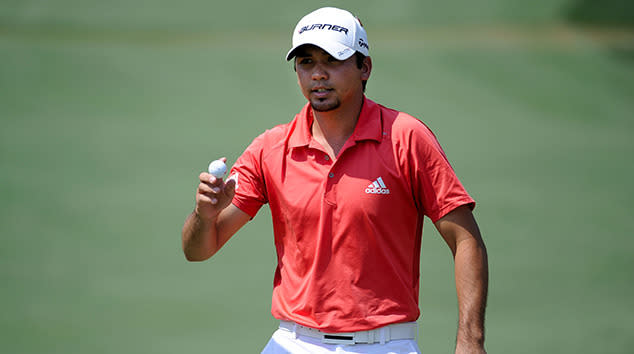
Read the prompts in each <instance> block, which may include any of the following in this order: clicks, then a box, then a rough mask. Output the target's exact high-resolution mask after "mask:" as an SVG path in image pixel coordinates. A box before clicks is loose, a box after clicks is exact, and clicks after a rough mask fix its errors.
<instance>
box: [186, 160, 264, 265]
mask: <svg viewBox="0 0 634 354" xmlns="http://www.w3.org/2000/svg"><path fill="white" fill-rule="evenodd" d="M199 179H200V184H199V185H198V189H197V190H196V207H195V208H194V211H193V212H192V213H191V214H190V215H189V216H188V217H187V219H186V220H185V224H184V225H183V231H182V243H183V253H185V257H186V258H187V260H189V261H192V262H193V261H204V260H206V259H209V258H210V257H211V256H213V255H214V254H215V253H216V252H218V250H219V249H220V248H221V247H222V246H223V245H224V244H225V243H226V242H227V241H228V240H229V239H230V238H231V236H233V235H234V234H235V233H236V232H237V231H238V230H239V229H240V228H241V227H242V226H244V225H245V224H246V223H247V222H248V221H249V220H250V219H251V216H249V214H247V213H245V212H243V211H242V210H240V209H238V207H236V206H235V205H233V204H231V201H232V200H233V196H234V195H235V181H232V180H229V181H227V183H225V182H224V181H223V180H222V179H219V178H215V177H213V176H212V175H210V174H208V173H205V172H203V173H201V174H200V176H199Z"/></svg>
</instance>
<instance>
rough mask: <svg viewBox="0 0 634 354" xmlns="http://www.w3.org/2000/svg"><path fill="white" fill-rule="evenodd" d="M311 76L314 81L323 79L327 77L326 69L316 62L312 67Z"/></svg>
mask: <svg viewBox="0 0 634 354" xmlns="http://www.w3.org/2000/svg"><path fill="white" fill-rule="evenodd" d="M311 78H312V79H313V80H315V81H319V80H325V79H327V78H328V71H327V70H326V68H325V67H324V65H323V64H321V63H317V64H315V66H314V68H313V72H312V75H311Z"/></svg>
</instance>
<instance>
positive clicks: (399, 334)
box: [280, 321, 418, 344]
mask: <svg viewBox="0 0 634 354" xmlns="http://www.w3.org/2000/svg"><path fill="white" fill-rule="evenodd" d="M280 328H282V329H285V330H287V331H289V332H292V333H294V334H295V335H302V336H307V337H311V338H317V339H321V341H322V343H325V344H357V343H364V344H372V343H381V344H385V343H386V342H389V341H391V340H399V339H416V335H417V332H418V327H417V324H416V322H404V323H394V324H391V325H387V326H384V327H380V328H377V329H372V330H369V331H359V332H347V333H327V332H322V331H320V330H318V329H315V328H310V327H306V326H302V325H300V324H297V323H295V322H291V321H280Z"/></svg>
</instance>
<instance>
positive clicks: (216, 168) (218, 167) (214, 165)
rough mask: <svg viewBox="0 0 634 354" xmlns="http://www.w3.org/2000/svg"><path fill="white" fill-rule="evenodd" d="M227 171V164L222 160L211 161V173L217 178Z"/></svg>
mask: <svg viewBox="0 0 634 354" xmlns="http://www.w3.org/2000/svg"><path fill="white" fill-rule="evenodd" d="M225 173H227V165H225V163H224V162H222V161H221V160H215V161H211V163H210V164H209V174H211V175H212V176H214V177H216V178H222V177H223V176H224V175H225Z"/></svg>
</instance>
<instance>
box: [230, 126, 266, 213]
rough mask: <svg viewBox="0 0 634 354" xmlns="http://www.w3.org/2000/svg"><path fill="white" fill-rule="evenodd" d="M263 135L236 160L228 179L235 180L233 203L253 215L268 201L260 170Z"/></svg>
mask: <svg viewBox="0 0 634 354" xmlns="http://www.w3.org/2000/svg"><path fill="white" fill-rule="evenodd" d="M263 140H264V139H263V135H260V136H259V137H257V138H256V139H255V140H253V142H252V143H251V145H249V146H248V147H247V149H246V150H245V151H244V152H243V153H242V155H241V156H240V157H239V158H238V159H237V160H236V163H235V164H234V165H233V167H232V169H231V174H230V176H229V179H233V180H235V182H236V194H235V196H234V197H233V201H232V203H233V205H235V206H236V207H238V209H240V210H242V211H244V212H245V213H247V214H249V215H250V216H251V217H252V218H253V217H255V215H256V214H257V212H258V210H260V208H261V207H262V205H264V204H266V203H267V202H268V197H267V193H266V185H265V183H264V177H263V172H262V154H263V147H264V143H263Z"/></svg>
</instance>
